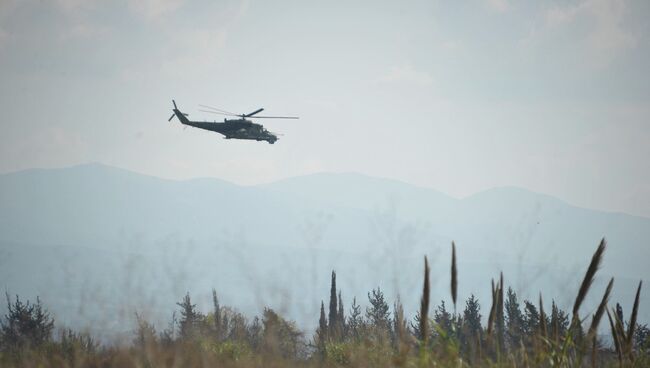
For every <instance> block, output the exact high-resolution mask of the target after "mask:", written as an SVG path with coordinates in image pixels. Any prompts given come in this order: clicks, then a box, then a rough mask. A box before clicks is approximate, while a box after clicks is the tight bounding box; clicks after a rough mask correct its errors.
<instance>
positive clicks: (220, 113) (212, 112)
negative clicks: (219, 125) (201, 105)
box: [199, 110, 240, 116]
mask: <svg viewBox="0 0 650 368" xmlns="http://www.w3.org/2000/svg"><path fill="white" fill-rule="evenodd" d="M199 111H203V112H209V113H210V114H218V115H226V116H240V115H236V114H226V113H224V112H218V111H210V110H199Z"/></svg>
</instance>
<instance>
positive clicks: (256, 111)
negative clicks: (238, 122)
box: [242, 109, 264, 118]
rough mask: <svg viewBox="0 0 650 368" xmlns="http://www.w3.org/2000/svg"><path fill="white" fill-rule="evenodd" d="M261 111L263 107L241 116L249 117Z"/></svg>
mask: <svg viewBox="0 0 650 368" xmlns="http://www.w3.org/2000/svg"><path fill="white" fill-rule="evenodd" d="M262 111H264V109H257V110H255V111H253V112H251V113H250V114H244V115H243V116H242V117H244V118H249V117H251V116H253V115H255V114H257V113H259V112H262Z"/></svg>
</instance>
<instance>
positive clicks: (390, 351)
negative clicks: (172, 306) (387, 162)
mask: <svg viewBox="0 0 650 368" xmlns="http://www.w3.org/2000/svg"><path fill="white" fill-rule="evenodd" d="M605 248H606V243H605V241H604V240H603V241H601V243H600V244H599V246H598V248H597V249H596V251H595V253H594V255H593V257H592V259H591V262H590V263H589V266H588V267H587V271H586V272H585V276H584V280H583V282H582V283H581V284H580V285H576V288H578V292H577V295H576V298H575V302H574V305H573V308H572V310H571V311H569V312H565V311H562V310H561V309H560V308H558V307H557V306H556V304H555V302H551V304H550V308H549V307H548V305H547V309H545V308H544V305H545V304H544V301H543V297H542V295H540V297H539V300H536V301H528V300H524V301H523V302H522V303H520V301H519V300H518V298H517V295H516V293H515V292H514V291H513V290H512V289H511V288H506V286H505V282H504V278H503V275H500V277H499V278H498V280H496V281H495V280H492V293H491V295H492V300H491V304H490V307H489V310H488V312H487V314H486V315H485V318H484V316H482V315H481V306H480V304H479V302H478V300H477V299H476V298H475V297H474V296H473V295H472V296H470V298H469V299H468V300H466V301H465V303H464V305H463V306H462V308H458V307H460V306H457V287H458V284H457V280H458V275H457V274H458V271H457V266H456V256H455V254H456V253H455V246H454V245H453V244H452V260H451V274H450V291H451V299H452V301H453V306H446V305H445V303H444V302H442V303H441V304H440V305H438V306H436V307H431V306H430V305H431V303H430V285H429V266H428V262H427V260H426V258H425V259H424V277H423V283H422V298H421V303H420V310H419V311H418V312H417V315H416V317H415V318H414V320H412V321H407V320H406V319H405V318H404V310H403V307H402V304H401V302H400V301H399V300H396V301H394V302H393V303H392V305H389V303H388V302H387V301H386V300H385V298H384V294H383V292H382V291H381V289H379V288H377V289H374V290H372V291H371V292H369V293H368V304H369V307H368V308H366V309H365V310H364V311H362V310H361V307H360V306H359V305H358V304H357V301H356V299H353V301H352V303H351V305H350V307H349V308H348V309H347V310H346V309H345V307H344V305H343V300H342V298H341V291H340V290H339V289H337V287H336V274H335V273H334V272H332V279H331V293H330V295H329V303H328V305H327V307H326V305H325V302H323V303H322V304H321V313H320V318H319V324H318V326H319V327H318V329H317V330H316V332H315V333H314V334H313V336H310V335H307V334H305V333H304V332H302V331H301V330H300V329H299V328H298V327H297V326H296V325H295V323H293V322H291V321H288V320H286V319H284V318H283V317H282V316H280V315H279V314H278V313H276V312H275V311H273V310H272V309H269V308H267V309H265V310H264V313H263V314H262V316H261V317H254V318H253V319H250V320H249V319H248V318H247V317H245V316H244V315H242V314H241V313H239V312H237V311H236V310H234V309H232V308H230V307H225V306H221V305H220V303H219V300H218V297H217V293H216V292H215V291H213V310H212V311H210V312H209V313H206V314H204V313H201V312H200V311H198V310H197V308H196V305H194V304H193V303H192V300H191V298H190V295H189V294H187V295H186V296H185V298H184V299H183V300H182V301H180V302H179V303H177V307H178V308H177V309H178V311H177V312H174V314H173V315H172V318H171V321H170V324H169V326H167V328H165V329H162V330H160V331H158V330H157V329H156V327H155V326H153V325H151V324H150V323H148V322H147V321H146V320H144V319H142V318H138V325H137V326H135V328H134V333H133V340H132V341H130V342H128V343H125V342H121V343H120V344H114V345H112V346H110V345H100V344H98V343H97V342H96V341H95V340H94V339H93V337H92V336H89V335H87V334H82V333H77V332H74V331H71V330H65V331H58V332H57V333H54V330H55V324H54V320H53V319H52V318H51V317H50V315H49V313H48V312H47V310H46V307H45V306H44V305H43V304H42V303H41V301H40V300H38V299H37V300H36V302H29V301H27V302H24V301H21V300H20V298H19V297H18V296H16V297H14V298H11V297H10V296H9V295H7V309H8V312H7V314H6V315H5V316H4V317H3V318H2V320H0V327H1V331H0V332H1V334H0V348H1V352H0V354H1V355H0V365H1V366H3V367H276V366H277V367H291V366H293V367H311V366H347V367H429V366H431V367H433V366H454V367H463V366H486V367H492V366H541V367H546V366H548V367H551V366H553V367H556V366H560V367H563V366H566V367H569V366H572V367H573V366H650V350H649V348H650V346H649V344H650V339H649V338H648V335H649V332H650V330H649V329H648V327H647V326H646V325H641V324H639V323H638V322H637V316H638V311H639V308H640V306H639V298H640V292H641V287H642V284H641V282H640V283H639V286H638V289H637V292H636V298H635V301H634V304H633V309H632V310H631V311H630V313H629V317H627V318H626V316H625V313H624V312H623V310H622V308H621V307H620V305H619V304H618V303H616V304H615V306H614V307H611V308H610V306H609V302H610V301H609V296H610V293H611V291H612V288H613V285H614V280H613V279H612V280H611V281H610V282H609V284H608V286H607V288H606V290H605V291H604V293H603V297H602V300H601V302H600V304H599V305H598V306H593V307H591V308H588V309H589V310H592V311H593V313H592V314H591V315H588V316H580V315H579V311H580V310H581V309H580V308H581V306H582V304H583V301H584V300H585V296H586V295H587V293H588V292H590V288H591V285H592V282H593V279H594V277H595V274H596V272H597V270H598V268H599V266H600V263H601V260H602V257H603V253H604V251H605ZM457 308H458V312H457ZM461 309H462V311H461ZM547 311H548V312H547ZM315 318H316V316H315ZM483 321H487V322H486V323H483ZM600 325H603V326H601V328H600V330H599V326H600Z"/></svg>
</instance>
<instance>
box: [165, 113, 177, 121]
mask: <svg viewBox="0 0 650 368" xmlns="http://www.w3.org/2000/svg"><path fill="white" fill-rule="evenodd" d="M174 116H176V114H172V116H170V117H169V119H167V121H172V119H173V118H174Z"/></svg>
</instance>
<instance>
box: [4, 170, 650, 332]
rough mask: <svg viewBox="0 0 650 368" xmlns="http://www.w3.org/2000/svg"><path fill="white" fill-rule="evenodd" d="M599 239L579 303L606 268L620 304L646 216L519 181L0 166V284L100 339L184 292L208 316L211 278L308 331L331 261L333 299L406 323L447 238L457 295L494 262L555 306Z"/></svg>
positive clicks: (440, 267)
mask: <svg viewBox="0 0 650 368" xmlns="http://www.w3.org/2000/svg"><path fill="white" fill-rule="evenodd" d="M603 236H604V237H606V238H607V240H608V243H609V247H608V249H607V251H606V255H605V261H604V266H603V269H602V271H601V273H600V274H599V275H600V276H599V278H598V280H597V282H596V284H595V287H594V290H595V291H593V292H592V293H591V294H590V297H591V298H592V299H591V301H592V303H591V304H592V305H593V304H595V302H593V301H595V300H597V299H598V298H599V297H600V293H601V290H602V289H603V287H602V284H603V282H604V280H605V279H606V278H607V277H608V276H610V275H611V276H615V277H616V282H615V287H614V294H613V298H612V299H613V301H618V300H620V301H621V302H623V305H624V306H626V305H629V303H630V302H631V300H632V298H633V296H632V294H633V292H634V291H635V290H634V288H635V285H636V283H637V282H638V280H639V279H644V280H647V279H648V276H649V275H650V271H649V269H648V267H647V263H648V260H649V259H650V248H649V247H648V244H650V219H648V218H643V217H637V216H630V215H626V214H621V213H607V212H602V211H595V210H589V209H583V208H577V207H574V206H571V205H569V204H567V203H565V202H563V201H561V200H559V199H556V198H553V197H549V196H546V195H542V194H537V193H532V192H529V191H526V190H524V189H520V188H497V189H492V190H487V191H484V192H481V193H478V194H475V195H473V196H470V197H468V198H464V199H455V198H452V197H449V196H447V195H445V194H443V193H440V192H437V191H435V190H432V189H426V188H419V187H415V186H412V185H409V184H406V183H402V182H398V181H394V180H386V179H378V178H372V177H367V176H363V175H358V174H315V175H309V176H303V177H296V178H291V179H286V180H282V181H278V182H275V183H271V184H266V185H258V186H238V185H235V184H232V183H228V182H225V181H222V180H218V179H196V180H188V181H172V180H164V179H159V178H155V177H150V176H145V175H141V174H137V173H133V172H129V171H126V170H122V169H118V168H113V167H108V166H104V165H100V164H89V165H81V166H75V167H71V168H64V169H52V170H40V169H38V170H37V169H35V170H26V171H21V172H16V173H10V174H4V175H0V280H2V283H3V285H2V286H3V287H5V288H6V289H7V290H8V291H9V292H10V293H11V294H20V295H21V296H23V297H26V298H31V299H33V298H35V296H36V295H40V296H41V298H42V299H43V300H44V302H45V303H46V304H47V305H48V306H49V307H50V309H51V310H52V311H53V312H54V314H55V315H56V316H57V319H58V320H59V321H60V322H62V323H65V324H67V325H71V326H85V325H90V327H91V328H95V329H99V328H102V329H105V330H107V331H113V332H126V331H128V329H129V322H130V321H132V320H133V316H134V312H135V311H138V312H139V313H144V314H145V315H147V316H150V318H151V319H152V320H153V321H154V322H156V323H157V326H159V328H160V329H162V328H164V327H165V325H164V323H166V321H167V320H168V318H169V317H170V315H171V312H172V310H173V308H174V303H175V302H176V301H178V300H180V298H181V297H182V296H183V295H184V294H185V292H187V291H189V292H190V293H191V295H192V296H193V297H195V300H196V302H197V303H198V304H199V306H200V307H201V308H202V309H203V310H208V308H209V303H210V299H209V295H210V292H211V288H212V287H214V288H216V290H217V292H218V293H219V295H220V297H221V300H222V303H224V304H226V305H232V306H234V307H237V308H239V309H241V310H243V311H244V312H246V313H247V314H249V315H251V316H252V314H255V313H259V312H260V310H261V308H262V307H263V306H264V305H269V306H272V307H274V308H277V309H279V310H281V311H283V312H284V313H286V314H288V315H289V317H291V318H293V319H296V320H298V322H299V323H301V324H304V325H305V326H306V327H311V326H313V325H314V324H315V323H316V322H317V318H318V314H317V311H318V308H319V306H320V301H321V299H324V298H326V297H327V295H328V288H329V284H328V280H329V272H330V271H331V270H332V269H336V271H337V274H338V278H339V287H340V288H341V289H342V291H343V298H344V299H343V300H344V303H346V306H349V304H350V302H351V300H352V297H353V296H356V297H357V298H358V300H359V301H360V303H361V304H362V306H363V305H365V295H366V293H367V291H369V290H370V289H372V288H373V287H377V286H380V287H381V288H382V289H383V290H386V292H387V294H388V296H389V300H392V298H393V297H395V296H396V295H399V296H400V298H401V300H402V301H403V302H404V304H405V308H406V311H407V314H408V315H409V316H412V314H413V313H414V311H415V308H416V307H415V306H416V305H417V302H418V298H419V288H420V286H421V280H420V277H421V275H420V274H421V268H422V257H423V255H425V254H426V255H428V256H429V258H430V260H431V261H432V263H433V272H432V281H433V289H432V291H433V299H434V300H441V299H445V300H449V297H448V294H449V293H448V287H447V285H448V272H449V268H448V263H449V253H450V251H449V247H450V243H451V241H452V240H454V241H456V244H457V246H458V253H459V272H460V297H461V299H462V300H464V299H465V298H466V297H468V296H469V295H470V293H475V294H476V295H478V296H479V299H481V300H484V301H485V304H486V305H485V306H484V307H485V308H488V307H489V306H488V300H487V298H488V295H489V283H490V278H492V277H497V276H498V271H500V270H503V271H504V275H505V278H506V283H507V284H509V285H510V286H512V287H513V288H514V289H515V290H516V291H517V292H518V293H519V294H520V296H521V297H522V298H537V295H538V293H539V292H540V291H542V292H543V293H544V295H548V297H545V300H548V301H549V303H550V299H551V297H555V298H556V299H557V301H558V302H559V303H560V304H561V305H562V306H563V307H565V308H566V307H567V306H568V305H569V304H570V303H571V302H572V298H573V297H574V295H575V291H576V290H577V288H578V286H579V282H580V279H581V277H582V275H583V272H584V270H585V268H586V266H587V264H588V262H589V259H590V257H591V253H592V252H593V250H594V249H595V248H596V246H597V244H598V242H599V240H600V239H601V238H602V237H603ZM647 300H648V299H647V298H645V297H644V298H643V299H642V305H646V304H645V303H644V302H646V301H647ZM3 308H4V306H3ZM589 308H591V305H588V306H587V307H585V310H584V312H583V313H589V312H591V309H589ZM649 310H650V309H649V308H641V312H642V319H643V320H646V321H647V320H648V317H649V316H650V314H649Z"/></svg>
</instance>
